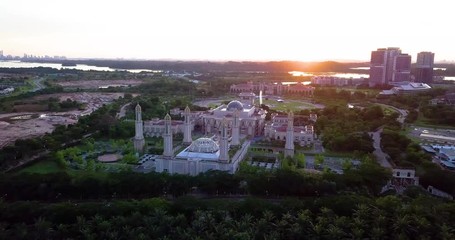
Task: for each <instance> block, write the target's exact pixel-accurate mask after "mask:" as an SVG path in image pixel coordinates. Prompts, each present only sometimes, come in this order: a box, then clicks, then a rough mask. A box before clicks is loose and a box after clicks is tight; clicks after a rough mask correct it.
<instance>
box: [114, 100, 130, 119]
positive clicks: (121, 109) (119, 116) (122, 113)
mask: <svg viewBox="0 0 455 240" xmlns="http://www.w3.org/2000/svg"><path fill="white" fill-rule="evenodd" d="M130 104H131V103H127V104H125V105H123V106H122V107H121V108H120V112H118V113H117V118H122V117H124V116H125V115H126V107H128V106H129V105H130Z"/></svg>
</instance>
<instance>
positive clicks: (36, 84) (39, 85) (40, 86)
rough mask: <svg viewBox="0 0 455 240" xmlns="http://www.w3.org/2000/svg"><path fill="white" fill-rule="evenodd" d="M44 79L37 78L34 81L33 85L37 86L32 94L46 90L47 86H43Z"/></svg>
mask: <svg viewBox="0 0 455 240" xmlns="http://www.w3.org/2000/svg"><path fill="white" fill-rule="evenodd" d="M43 81H44V78H35V79H33V84H35V87H34V88H33V89H32V90H30V92H36V91H39V90H41V89H43V88H46V86H44V85H43V83H42V82H43Z"/></svg>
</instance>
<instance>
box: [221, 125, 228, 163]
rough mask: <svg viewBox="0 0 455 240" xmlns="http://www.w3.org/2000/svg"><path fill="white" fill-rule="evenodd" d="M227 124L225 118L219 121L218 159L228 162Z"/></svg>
mask: <svg viewBox="0 0 455 240" xmlns="http://www.w3.org/2000/svg"><path fill="white" fill-rule="evenodd" d="M228 138H229V137H228V126H227V122H226V118H223V121H222V122H221V138H220V161H222V162H229V146H228Z"/></svg>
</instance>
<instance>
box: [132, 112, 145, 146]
mask: <svg viewBox="0 0 455 240" xmlns="http://www.w3.org/2000/svg"><path fill="white" fill-rule="evenodd" d="M135 112H136V121H135V132H136V134H135V136H134V139H133V145H134V150H135V151H136V152H137V153H143V152H144V145H145V140H144V124H143V122H142V109H141V106H140V105H139V104H137V105H136V109H135Z"/></svg>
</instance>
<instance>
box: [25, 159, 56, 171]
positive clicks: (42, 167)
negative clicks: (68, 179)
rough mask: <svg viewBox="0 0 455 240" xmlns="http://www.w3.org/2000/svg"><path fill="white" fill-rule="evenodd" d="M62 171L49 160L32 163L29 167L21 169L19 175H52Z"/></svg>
mask: <svg viewBox="0 0 455 240" xmlns="http://www.w3.org/2000/svg"><path fill="white" fill-rule="evenodd" d="M61 171H62V169H61V168H59V166H58V165H57V163H56V162H54V161H50V160H43V161H39V162H36V163H33V164H32V165H30V166H27V167H25V168H24V169H21V170H20V171H19V173H41V174H45V173H54V172H61Z"/></svg>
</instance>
